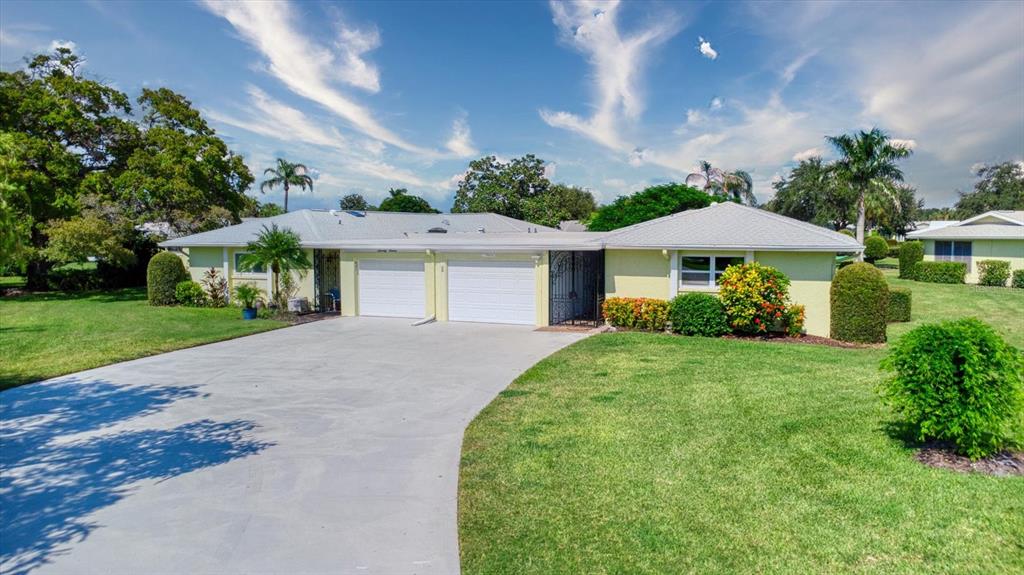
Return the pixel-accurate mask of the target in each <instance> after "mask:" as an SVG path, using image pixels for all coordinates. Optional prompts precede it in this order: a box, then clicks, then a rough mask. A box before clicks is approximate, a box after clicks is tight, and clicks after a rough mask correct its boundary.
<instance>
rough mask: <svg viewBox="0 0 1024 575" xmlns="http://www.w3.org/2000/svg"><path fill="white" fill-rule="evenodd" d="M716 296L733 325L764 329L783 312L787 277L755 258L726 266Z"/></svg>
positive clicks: (740, 329)
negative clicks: (747, 261) (754, 259)
mask: <svg viewBox="0 0 1024 575" xmlns="http://www.w3.org/2000/svg"><path fill="white" fill-rule="evenodd" d="M718 297H719V298H720V299H721V300H722V305H723V306H724V307H725V316H726V319H727V320H728V321H729V326H730V327H731V328H732V329H734V330H736V331H738V332H742V333H767V332H768V331H769V330H770V329H772V327H773V326H775V325H777V324H778V322H779V321H780V320H781V319H782V315H783V314H784V313H785V312H786V306H787V303H788V300H789V278H788V277H786V274H784V273H782V272H780V271H779V270H777V269H775V268H773V267H770V266H766V265H762V264H760V263H758V262H750V263H745V264H742V265H738V266H729V267H728V268H726V270H725V272H724V273H722V278H721V283H720V284H719V286H718Z"/></svg>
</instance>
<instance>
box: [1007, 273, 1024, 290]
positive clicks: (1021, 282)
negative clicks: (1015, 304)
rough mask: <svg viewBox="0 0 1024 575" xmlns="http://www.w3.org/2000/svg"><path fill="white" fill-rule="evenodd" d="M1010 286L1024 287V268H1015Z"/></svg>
mask: <svg viewBox="0 0 1024 575" xmlns="http://www.w3.org/2000/svg"><path fill="white" fill-rule="evenodd" d="M1010 287H1015V288H1018V289H1024V270H1013V279H1012V280H1010Z"/></svg>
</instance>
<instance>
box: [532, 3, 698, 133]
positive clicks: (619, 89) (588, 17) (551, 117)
mask: <svg viewBox="0 0 1024 575" xmlns="http://www.w3.org/2000/svg"><path fill="white" fill-rule="evenodd" d="M619 6H620V4H619V2H617V1H615V2H608V3H596V2H585V1H577V2H572V3H561V2H555V1H552V2H551V11H552V13H553V14H554V22H555V25H556V26H557V27H558V30H559V32H560V35H561V38H562V40H563V41H564V42H566V43H567V44H569V45H570V46H572V47H573V48H575V49H576V50H578V51H579V52H581V53H582V54H584V55H586V57H587V59H588V61H589V62H590V65H591V66H592V67H593V75H594V93H595V99H596V102H595V104H594V107H595V111H594V114H593V115H592V116H591V117H589V118H582V117H580V116H578V115H576V114H572V113H569V112H562V111H551V110H541V111H540V115H541V118H542V119H543V120H544V121H545V122H547V123H548V125H550V126H552V127H556V128H562V129H566V130H569V131H572V132H576V133H578V134H581V135H583V136H585V137H587V138H589V139H591V140H593V141H595V142H598V143H599V144H601V145H603V146H605V147H608V148H611V149H614V150H619V151H627V150H629V149H630V148H631V147H632V146H630V145H629V144H627V143H626V142H624V141H623V139H622V138H621V137H620V135H619V131H618V130H619V125H618V124H619V119H620V116H625V118H627V119H630V120H635V119H636V118H638V117H639V116H640V114H641V113H642V112H643V108H644V100H643V97H642V95H641V91H640V86H639V73H640V71H641V70H642V68H643V65H644V62H645V60H646V59H647V56H648V55H649V53H650V51H651V50H652V49H654V48H655V47H657V46H658V45H659V44H661V43H662V42H664V41H665V40H667V39H668V38H671V37H672V36H673V35H674V34H675V33H676V31H677V27H678V19H676V18H674V17H664V18H661V19H659V20H658V21H656V22H654V23H653V24H650V25H648V26H646V27H643V28H641V29H639V30H638V31H636V32H635V33H632V34H623V33H622V32H621V31H620V30H619V25H618V20H617V16H618V10H619Z"/></svg>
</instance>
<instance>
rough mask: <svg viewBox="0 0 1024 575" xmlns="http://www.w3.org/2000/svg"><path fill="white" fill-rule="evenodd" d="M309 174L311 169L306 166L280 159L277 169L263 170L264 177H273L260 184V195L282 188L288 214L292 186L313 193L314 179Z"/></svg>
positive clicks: (285, 209)
mask: <svg viewBox="0 0 1024 575" xmlns="http://www.w3.org/2000/svg"><path fill="white" fill-rule="evenodd" d="M307 172H309V168H307V167H306V166H305V164H293V163H291V162H289V161H287V160H285V159H284V158H278V159H277V167H276V168H267V169H266V170H263V175H267V174H271V177H270V178H267V179H266V180H264V181H263V183H261V184H260V193H264V192H266V191H267V190H272V189H274V188H276V187H277V186H282V187H283V188H284V211H285V212H287V211H288V190H289V189H291V187H292V186H296V187H298V188H299V189H302V190H305V189H306V188H309V191H313V178H311V177H309V174H308V173H307Z"/></svg>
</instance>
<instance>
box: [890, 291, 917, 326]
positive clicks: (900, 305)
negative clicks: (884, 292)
mask: <svg viewBox="0 0 1024 575" xmlns="http://www.w3.org/2000/svg"><path fill="white" fill-rule="evenodd" d="M911 295H912V294H911V291H910V290H908V289H906V288H898V287H890V288H889V312H888V313H889V317H888V320H889V321H890V322H892V321H910V303H911V299H912V298H911Z"/></svg>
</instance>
